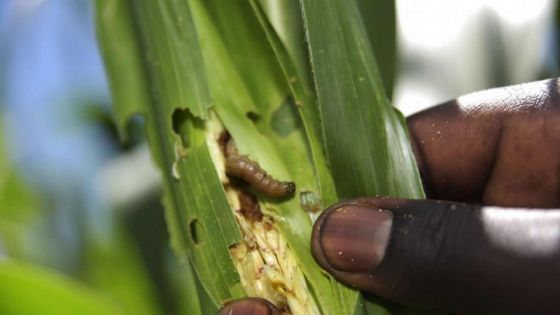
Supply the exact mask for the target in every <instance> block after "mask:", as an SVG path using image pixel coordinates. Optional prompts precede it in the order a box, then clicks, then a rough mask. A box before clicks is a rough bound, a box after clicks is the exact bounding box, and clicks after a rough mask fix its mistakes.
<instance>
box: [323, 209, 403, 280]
mask: <svg viewBox="0 0 560 315" xmlns="http://www.w3.org/2000/svg"><path fill="white" fill-rule="evenodd" d="M392 222H393V216H392V214H391V212H389V211H387V210H380V209H379V210H378V209H371V208H366V207H363V206H358V205H342V206H341V207H339V208H337V209H335V210H332V211H331V213H330V214H328V215H327V216H326V217H325V219H324V221H323V224H322V225H321V227H320V246H321V249H322V252H323V255H324V256H325V259H326V260H327V262H328V263H329V265H330V266H331V267H332V268H334V269H336V270H338V271H348V272H370V271H372V270H373V269H375V268H376V267H377V266H378V265H379V263H380V262H381V261H382V260H383V256H384V255H385V250H386V248H387V244H388V242H389V236H390V232H391V225H392Z"/></svg>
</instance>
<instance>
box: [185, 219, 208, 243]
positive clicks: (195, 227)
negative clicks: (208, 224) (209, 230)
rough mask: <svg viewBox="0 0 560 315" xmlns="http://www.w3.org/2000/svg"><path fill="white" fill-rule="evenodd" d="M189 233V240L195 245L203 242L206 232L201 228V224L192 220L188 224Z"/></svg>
mask: <svg viewBox="0 0 560 315" xmlns="http://www.w3.org/2000/svg"><path fill="white" fill-rule="evenodd" d="M189 232H190V234H191V239H192V241H193V242H194V243H195V245H198V244H200V243H201V242H203V241H204V238H205V234H206V231H205V230H204V227H203V226H202V223H200V221H198V219H193V220H191V222H190V223H189Z"/></svg>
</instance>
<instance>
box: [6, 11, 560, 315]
mask: <svg viewBox="0 0 560 315" xmlns="http://www.w3.org/2000/svg"><path fill="white" fill-rule="evenodd" d="M278 1H280V0H278ZM372 1H373V0H372ZM381 2H383V3H385V5H393V2H392V1H381ZM371 4H372V2H371V1H367V0H361V1H360V5H361V6H360V7H361V8H362V9H363V10H370V9H372V6H371ZM556 7H557V6H556V2H555V1H552V0H533V1H522V0H509V1H508V0H491V1H482V0H479V1H459V0H453V1H449V0H447V1H446V0H429V1H412V0H409V1H397V2H396V8H397V26H398V32H397V34H398V36H397V42H398V47H399V48H398V50H397V52H395V50H394V49H393V47H385V48H384V47H376V49H375V52H376V54H377V55H378V59H379V62H380V68H381V69H382V70H383V68H387V67H388V68H391V67H393V66H394V65H392V64H387V63H384V62H383V61H384V60H392V59H394V58H395V56H396V60H398V62H397V68H396V69H397V70H396V71H395V72H394V73H395V75H394V78H387V77H385V78H384V81H386V86H387V87H393V86H394V88H389V90H392V93H391V94H392V99H393V100H394V104H395V106H397V107H399V108H400V109H401V110H402V111H403V112H404V113H405V114H410V113H414V112H416V111H419V110H421V109H423V108H426V107H428V106H430V105H433V104H437V103H439V102H442V101H445V100H447V99H450V98H453V97H455V96H458V95H460V94H463V93H468V92H472V91H476V90H479V89H483V88H489V87H495V86H501V85H507V84H513V83H519V82H526V81H532V80H536V79H541V78H546V77H554V76H557V75H558V71H559V70H558V56H559V54H558V51H557V50H558V17H557V16H558V14H556ZM92 8H93V6H92V3H91V1H87V0H0V314H38V313H41V314H77V313H79V314H146V315H149V314H189V313H191V308H192V307H195V305H193V303H194V302H193V301H192V300H190V299H189V296H190V295H189V289H191V288H192V284H193V281H194V280H193V279H192V278H191V273H190V270H188V269H187V268H188V266H185V265H184V264H180V263H179V262H178V261H177V260H176V259H175V257H174V256H173V254H172V253H171V251H170V248H169V245H168V236H167V231H166V227H165V222H164V218H163V209H162V206H161V203H160V193H161V192H160V183H159V177H158V174H157V172H156V171H155V169H154V167H153V165H152V162H151V160H150V157H149V153H148V150H147V147H146V144H145V142H144V136H143V131H142V120H141V119H140V118H137V119H136V120H133V122H132V123H131V124H130V126H129V135H130V137H129V139H128V141H127V142H126V143H123V142H121V141H120V140H119V138H118V135H117V132H116V128H115V126H114V124H113V121H112V118H111V113H110V111H111V101H110V95H109V92H108V87H107V83H106V81H105V76H104V72H103V66H102V63H101V60H100V56H99V53H98V49H97V45H96V41H95V34H94V26H93V12H92ZM370 16H371V15H370ZM385 18H386V17H385ZM364 22H365V24H366V25H371V27H374V25H376V24H375V22H374V21H371V20H366V21H364ZM387 28H388V31H387V34H392V32H391V31H390V29H391V28H392V26H390V25H389V26H387ZM391 36H392V35H391ZM372 40H374V41H375V40H376V39H375V38H372ZM384 40H385V39H381V41H384ZM383 72H384V73H391V72H392V71H390V70H389V71H383Z"/></svg>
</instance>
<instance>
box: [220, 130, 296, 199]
mask: <svg viewBox="0 0 560 315" xmlns="http://www.w3.org/2000/svg"><path fill="white" fill-rule="evenodd" d="M225 153H226V173H227V174H228V175H230V176H233V177H238V178H241V179H243V180H244V181H245V182H247V183H248V184H249V185H250V186H251V187H253V189H255V190H256V191H258V192H260V193H262V194H263V195H265V196H269V197H274V198H283V197H287V196H289V195H291V194H293V193H294V192H295V190H296V185H295V184H294V182H282V181H279V180H276V179H274V178H273V177H272V176H270V175H269V174H268V173H267V172H266V171H265V170H263V169H262V168H261V167H260V166H259V164H257V162H255V161H251V160H250V159H249V158H248V157H247V156H245V155H241V154H239V153H238V152H237V149H236V148H235V145H234V144H233V141H232V140H231V139H229V140H228V142H227V144H226V148H225Z"/></svg>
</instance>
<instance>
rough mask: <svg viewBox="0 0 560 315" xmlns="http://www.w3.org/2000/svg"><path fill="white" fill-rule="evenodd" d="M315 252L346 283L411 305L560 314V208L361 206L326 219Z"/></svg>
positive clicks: (336, 210)
mask: <svg viewBox="0 0 560 315" xmlns="http://www.w3.org/2000/svg"><path fill="white" fill-rule="evenodd" d="M312 248H313V255H314V256H315V258H316V260H317V261H318V263H319V264H320V265H321V266H322V267H324V268H325V269H326V270H327V271H329V272H330V273H331V274H333V275H334V276H335V277H336V278H337V279H339V280H340V281H342V282H344V283H346V284H348V285H350V286H353V287H356V288H358V289H361V290H365V291H368V292H370V293H375V294H377V295H381V296H384V297H387V298H389V299H392V300H395V301H398V302H401V303H405V304H411V305H414V306H420V307H427V308H442V309H447V310H452V311H456V312H463V313H464V312H466V313H476V314H486V313H494V314H496V313H499V314H530V313H535V312H536V313H539V314H552V313H555V314H558V313H559V312H560V299H558V298H557V294H558V292H560V209H547V210H543V209H532V210H526V209H525V210H524V209H508V208H498V207H483V208H480V207H477V206H473V205H468V204H464V203H452V202H442V201H434V200H403V199H360V200H354V201H350V202H345V203H341V204H338V205H334V206H333V207H331V208H329V209H327V211H325V213H324V214H323V215H322V216H321V217H320V218H319V220H318V221H317V222H316V224H315V227H314V231H313V237H312Z"/></svg>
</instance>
